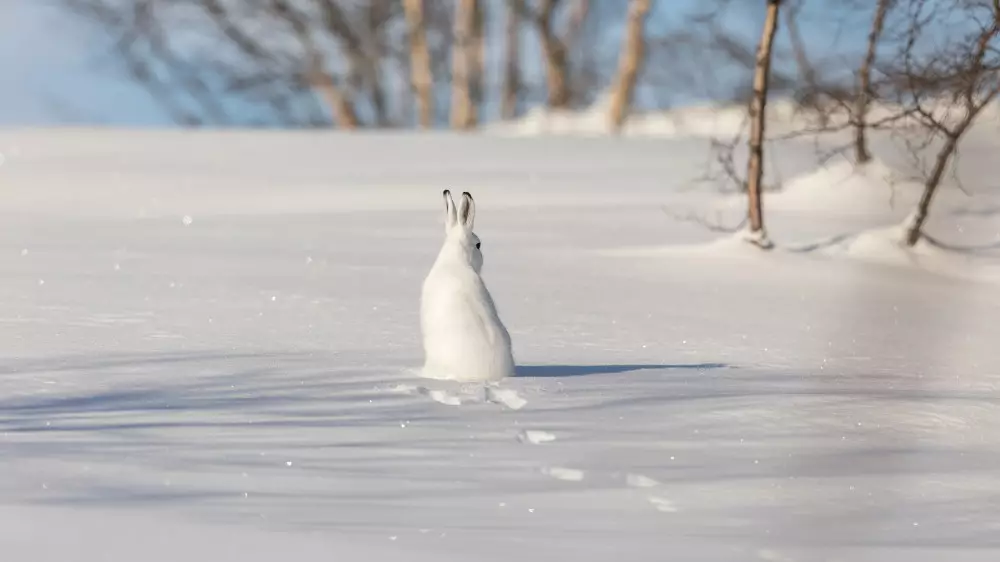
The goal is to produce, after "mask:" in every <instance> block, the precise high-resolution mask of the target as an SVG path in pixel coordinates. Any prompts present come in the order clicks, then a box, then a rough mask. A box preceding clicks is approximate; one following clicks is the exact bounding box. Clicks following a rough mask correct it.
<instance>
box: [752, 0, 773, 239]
mask: <svg viewBox="0 0 1000 562" xmlns="http://www.w3.org/2000/svg"><path fill="white" fill-rule="evenodd" d="M780 4H781V0H767V17H766V19H765V20H764V31H763V33H762V34H761V38H760V44H759V46H758V47H757V63H756V66H755V69H754V76H753V99H752V100H751V102H750V113H749V115H750V143H749V146H750V159H749V161H748V162H747V197H748V207H749V209H748V220H749V228H750V241H751V242H753V243H754V244H756V245H758V246H760V247H761V248H765V249H766V248H770V247H771V246H772V245H771V241H770V240H769V239H768V237H767V231H766V230H764V214H763V210H762V205H761V192H762V191H763V189H762V185H761V184H762V182H763V179H764V122H765V109H766V107H767V86H768V79H769V78H770V71H771V51H772V49H773V45H774V35H775V32H777V30H778V9H779V7H780Z"/></svg>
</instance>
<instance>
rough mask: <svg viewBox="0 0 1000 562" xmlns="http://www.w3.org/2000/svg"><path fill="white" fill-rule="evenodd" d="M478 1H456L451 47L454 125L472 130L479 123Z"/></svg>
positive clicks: (452, 117)
mask: <svg viewBox="0 0 1000 562" xmlns="http://www.w3.org/2000/svg"><path fill="white" fill-rule="evenodd" d="M478 3H479V2H478V0H458V1H457V3H456V4H455V27H454V35H455V39H454V43H453V44H452V49H451V126H452V128H454V129H471V128H473V127H475V126H476V109H475V103H474V101H473V92H472V90H473V83H474V81H475V74H476V71H475V66H476V63H475V59H476V56H475V51H476V45H475V44H476V41H475V33H476V31H475V28H476V12H477V11H478V10H477V8H478V7H477V4H478Z"/></svg>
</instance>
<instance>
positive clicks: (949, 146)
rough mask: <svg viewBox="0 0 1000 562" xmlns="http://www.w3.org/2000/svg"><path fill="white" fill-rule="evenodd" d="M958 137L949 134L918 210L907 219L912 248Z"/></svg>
mask: <svg viewBox="0 0 1000 562" xmlns="http://www.w3.org/2000/svg"><path fill="white" fill-rule="evenodd" d="M958 139H959V137H958V136H949V137H948V140H947V141H946V142H945V143H944V146H942V147H941V151H940V152H938V155H937V159H935V161H934V169H933V170H932V171H931V175H930V177H928V178H927V181H926V182H925V183H924V192H923V193H922V194H921V195H920V202H919V203H917V208H916V210H915V211H914V212H913V214H912V215H911V216H910V218H909V219H907V221H906V239H905V242H906V245H907V246H909V247H911V248H912V247H913V246H915V245H916V244H917V241H919V240H920V236H921V232H922V231H923V228H924V222H925V221H926V220H927V212H928V211H929V210H930V208H931V201H933V200H934V194H935V193H937V189H938V186H939V185H941V180H942V179H943V178H944V173H945V171H946V170H947V169H948V162H950V161H951V156H952V154H954V153H955V149H956V148H958Z"/></svg>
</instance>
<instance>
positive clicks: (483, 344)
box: [420, 191, 514, 381]
mask: <svg viewBox="0 0 1000 562" xmlns="http://www.w3.org/2000/svg"><path fill="white" fill-rule="evenodd" d="M444 199H445V239H444V246H443V247H442V248H441V252H440V253H439V254H438V257H437V260H436V261H435V262H434V266H433V267H431V271H430V273H428V274H427V278H426V279H424V285H423V292H422V294H421V299H420V327H421V331H422V332H423V340H424V368H423V373H422V374H423V376H424V377H427V378H434V379H451V380H459V381H495V380H499V379H502V378H504V377H509V376H513V375H514V357H513V354H512V352H511V344H510V335H509V334H508V333H507V328H505V327H504V325H503V322H501V321H500V316H499V315H498V314H497V310H496V306H495V305H494V304H493V298H492V297H491V296H490V292H489V291H488V290H487V289H486V284H485V283H483V279H482V277H480V271H481V270H482V267H483V254H482V252H481V251H480V249H479V248H476V245H477V244H479V243H480V240H479V237H477V236H476V235H475V234H474V233H473V232H472V223H473V220H474V218H475V203H474V202H473V200H472V196H470V195H469V194H468V193H463V194H462V202H461V207H460V208H459V209H458V210H456V209H455V203H454V202H453V201H452V199H451V194H450V193H449V192H448V191H445V192H444Z"/></svg>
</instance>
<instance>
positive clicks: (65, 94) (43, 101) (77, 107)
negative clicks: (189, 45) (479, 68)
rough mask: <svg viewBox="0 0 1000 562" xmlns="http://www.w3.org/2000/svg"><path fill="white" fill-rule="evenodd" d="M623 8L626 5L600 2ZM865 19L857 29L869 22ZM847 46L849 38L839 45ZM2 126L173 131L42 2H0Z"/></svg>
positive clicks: (811, 35) (691, 1)
mask: <svg viewBox="0 0 1000 562" xmlns="http://www.w3.org/2000/svg"><path fill="white" fill-rule="evenodd" d="M594 1H597V2H601V1H612V2H616V3H618V2H620V3H621V4H622V8H623V11H624V7H625V1H624V0H594ZM697 4H698V2H697V1H695V0H659V1H658V2H656V3H655V4H654V6H655V11H654V13H653V14H652V15H651V18H650V26H651V28H654V29H655V28H660V29H663V28H667V27H669V26H670V25H672V24H673V23H674V21H673V20H676V19H677V14H679V13H683V12H684V11H685V10H686V9H688V8H690V7H691V6H693V5H694V6H696V5H697ZM762 8H763V2H759V1H758V2H744V1H741V0H735V2H734V8H733V10H732V12H733V13H732V16H731V17H729V18H728V20H729V23H730V26H731V27H733V28H734V29H736V30H738V31H739V32H740V33H741V35H744V36H746V37H748V38H754V37H756V33H757V30H758V29H759V25H760V20H761V19H762V16H763V9H762ZM863 16H864V14H863V13H861V14H859V17H860V20H859V23H862V22H864V21H865V18H864V17H863ZM802 27H803V34H804V35H805V36H806V37H807V38H808V39H809V40H810V41H811V42H813V44H816V45H817V48H818V49H823V48H827V47H828V46H829V45H830V44H831V43H832V41H833V40H834V38H835V36H836V33H838V32H839V33H842V34H847V35H848V36H850V37H851V38H852V39H853V38H856V37H863V35H864V33H865V32H866V31H867V29H865V26H864V25H860V26H857V25H856V26H847V27H846V28H842V29H833V28H831V27H830V26H824V25H823V22H822V21H821V18H810V17H808V14H805V17H804V18H803V23H802ZM841 38H842V39H843V38H844V37H841ZM0 75H2V76H3V77H4V80H3V88H2V89H0V126H23V125H53V124H64V123H74V124H103V125H116V126H164V125H170V124H171V123H170V122H169V120H168V119H167V117H166V116H165V115H164V114H163V112H162V111H161V110H160V109H159V108H158V107H157V106H156V105H155V104H154V103H153V102H152V101H151V100H150V99H149V96H148V94H147V93H146V92H145V91H144V90H142V89H141V88H139V87H137V86H135V85H133V84H132V83H131V82H129V81H128V79H126V78H124V77H123V76H122V75H121V74H120V72H119V71H118V67H117V66H116V61H115V59H114V58H113V57H112V56H109V54H108V53H107V50H106V48H105V45H104V44H103V43H102V38H101V36H100V35H99V34H98V33H96V32H94V31H93V30H90V29H89V28H88V27H87V26H85V25H81V24H80V22H77V21H74V20H72V19H68V18H66V17H65V16H64V15H62V14H60V13H58V12H56V11H54V10H52V9H50V8H46V7H44V2H43V0H3V1H2V2H0Z"/></svg>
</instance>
